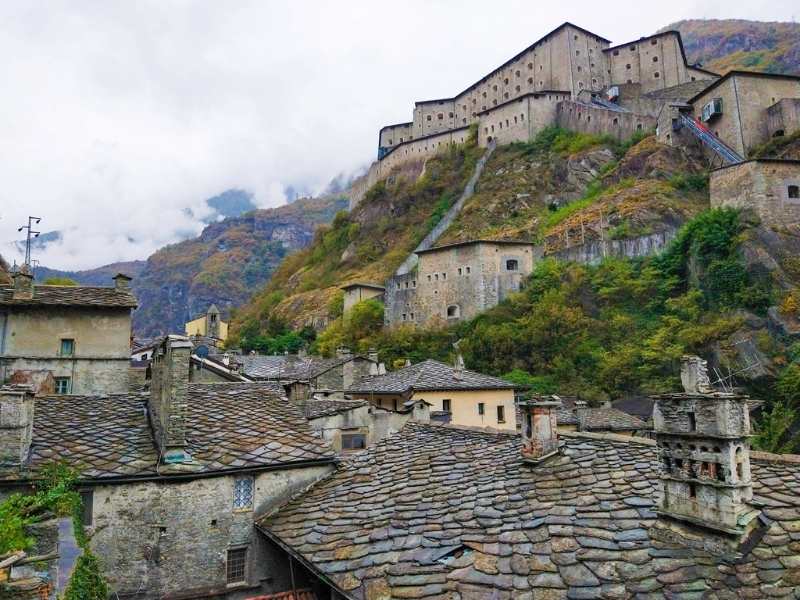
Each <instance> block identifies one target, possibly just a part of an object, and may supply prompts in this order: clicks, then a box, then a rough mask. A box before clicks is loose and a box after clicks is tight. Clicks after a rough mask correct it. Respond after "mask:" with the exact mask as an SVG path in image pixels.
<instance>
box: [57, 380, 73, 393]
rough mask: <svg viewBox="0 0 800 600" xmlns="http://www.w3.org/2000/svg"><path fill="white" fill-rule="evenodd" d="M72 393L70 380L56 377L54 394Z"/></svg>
mask: <svg viewBox="0 0 800 600" xmlns="http://www.w3.org/2000/svg"><path fill="white" fill-rule="evenodd" d="M71 392H72V380H71V379H70V378H69V377H56V394H69V393H71Z"/></svg>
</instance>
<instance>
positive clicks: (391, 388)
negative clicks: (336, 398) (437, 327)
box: [348, 360, 516, 394]
mask: <svg viewBox="0 0 800 600" xmlns="http://www.w3.org/2000/svg"><path fill="white" fill-rule="evenodd" d="M515 388H516V385H515V384H513V383H511V382H509V381H506V380H505V379H500V378H499V377H492V376H491V375H484V374H483V373H476V372H475V371H468V370H466V369H463V370H461V371H460V372H459V371H456V369H455V368H454V367H453V366H451V365H447V364H445V363H441V362H439V361H437V360H425V361H423V362H420V363H417V364H415V365H411V366H409V367H404V368H402V369H399V370H397V371H392V372H391V373H386V374H385V375H374V376H372V377H364V378H363V379H360V380H359V381H358V382H356V383H355V384H354V385H353V386H351V387H350V388H349V390H348V391H349V392H360V393H370V392H372V393H384V394H399V393H404V392H408V391H410V390H415V391H434V390H491V389H515Z"/></svg>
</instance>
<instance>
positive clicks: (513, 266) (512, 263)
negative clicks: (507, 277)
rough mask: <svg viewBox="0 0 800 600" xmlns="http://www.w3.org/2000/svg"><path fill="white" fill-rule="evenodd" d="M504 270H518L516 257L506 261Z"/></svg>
mask: <svg viewBox="0 0 800 600" xmlns="http://www.w3.org/2000/svg"><path fill="white" fill-rule="evenodd" d="M506 271H519V261H518V260H517V259H516V258H510V259H508V260H507V261H506Z"/></svg>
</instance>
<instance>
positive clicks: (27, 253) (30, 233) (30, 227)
mask: <svg viewBox="0 0 800 600" xmlns="http://www.w3.org/2000/svg"><path fill="white" fill-rule="evenodd" d="M41 220H42V219H41V217H30V216H29V217H28V224H27V225H23V226H22V227H20V228H19V229H17V231H22V230H23V229H27V231H28V235H27V238H26V240H25V263H24V264H26V265H28V266H30V264H31V239H32V238H31V236H33V239H36V238H37V237H39V234H40V233H41V231H33V225H34V224H36V225H38V224H39V223H40V222H41Z"/></svg>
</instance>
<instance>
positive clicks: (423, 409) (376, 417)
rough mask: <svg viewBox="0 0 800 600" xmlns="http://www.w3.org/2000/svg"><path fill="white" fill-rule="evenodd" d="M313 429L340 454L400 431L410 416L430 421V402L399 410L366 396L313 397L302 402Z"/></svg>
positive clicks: (359, 449) (370, 444)
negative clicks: (379, 403)
mask: <svg viewBox="0 0 800 600" xmlns="http://www.w3.org/2000/svg"><path fill="white" fill-rule="evenodd" d="M301 406H302V409H303V411H304V414H305V416H306V418H307V419H308V423H309V425H310V426H311V429H313V430H314V431H316V432H318V433H319V435H320V436H321V437H322V438H323V439H324V440H327V441H328V442H330V444H331V446H332V447H333V449H334V450H335V451H336V452H337V453H338V454H344V455H347V454H351V453H353V452H358V451H361V450H364V449H365V448H370V447H372V446H374V445H375V444H376V443H377V442H379V441H380V440H382V439H383V438H385V437H387V436H389V435H392V434H394V433H397V432H398V431H400V430H401V429H402V428H403V426H404V425H405V424H406V423H408V421H409V420H414V421H419V422H423V423H425V422H429V421H430V405H429V404H428V403H427V402H425V401H424V400H417V401H414V402H408V403H405V404H404V405H403V407H402V408H401V409H399V410H396V411H395V410H387V409H383V408H380V407H378V406H375V405H374V404H370V403H369V402H367V401H366V400H352V399H346V398H320V397H317V396H315V397H313V398H310V399H308V400H306V401H304V402H303V403H302V404H301Z"/></svg>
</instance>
